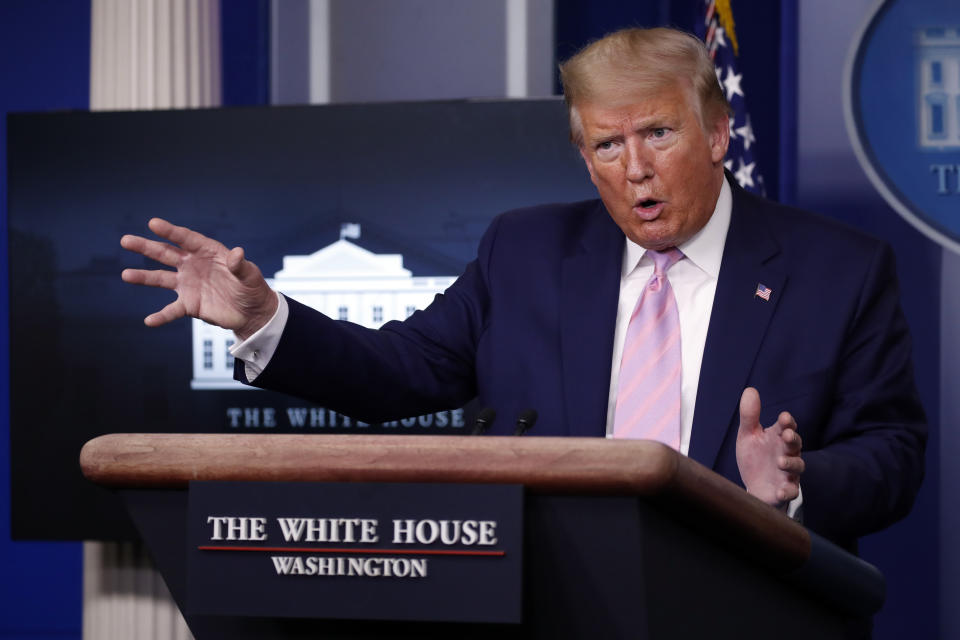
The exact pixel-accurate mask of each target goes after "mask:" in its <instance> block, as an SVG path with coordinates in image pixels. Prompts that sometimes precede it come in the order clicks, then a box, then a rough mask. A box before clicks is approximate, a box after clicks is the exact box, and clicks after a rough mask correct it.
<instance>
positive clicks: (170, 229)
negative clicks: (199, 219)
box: [147, 218, 216, 252]
mask: <svg viewBox="0 0 960 640" xmlns="http://www.w3.org/2000/svg"><path fill="white" fill-rule="evenodd" d="M147 226H148V227H150V231H153V232H154V233H155V234H157V235H158V236H160V237H161V238H163V239H164V240H169V241H170V242H172V243H174V244H175V245H178V246H179V247H181V248H183V249H184V250H185V251H188V252H194V251H197V250H199V249H202V248H203V247H204V245H207V244H209V243H211V242H216V240H211V239H210V238H208V237H207V236H205V235H203V234H202V233H199V232H197V231H194V230H193V229H188V228H187V227H178V226H177V225H175V224H171V223H169V222H167V221H166V220H164V219H163V218H151V219H150V222H148V223H147Z"/></svg>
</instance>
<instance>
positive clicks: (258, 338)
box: [230, 293, 290, 382]
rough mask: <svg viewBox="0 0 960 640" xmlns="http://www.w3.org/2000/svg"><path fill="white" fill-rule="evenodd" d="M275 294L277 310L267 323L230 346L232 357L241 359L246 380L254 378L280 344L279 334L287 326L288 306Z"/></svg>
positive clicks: (249, 380) (264, 367)
mask: <svg viewBox="0 0 960 640" xmlns="http://www.w3.org/2000/svg"><path fill="white" fill-rule="evenodd" d="M276 295H277V310H276V311H275V312H274V314H273V317H272V318H270V321H269V322H267V324H265V325H263V326H262V327H260V328H259V329H257V331H256V332H255V333H254V334H253V335H252V336H250V337H249V338H247V339H246V340H241V341H240V342H238V343H236V344H235V345H233V346H232V347H230V353H231V355H233V357H234V358H236V359H238V360H242V361H243V372H244V374H246V376H247V382H253V381H254V380H256V378H257V376H259V375H260V374H261V373H262V372H263V370H264V369H266V368H267V365H268V364H270V359H271V358H272V357H273V354H274V352H276V350H277V345H279V344H280V336H281V335H282V334H283V329H284V327H286V326H287V317H288V316H289V315H290V307H289V306H287V299H286V298H285V297H283V296H282V295H280V294H279V293H277V294H276Z"/></svg>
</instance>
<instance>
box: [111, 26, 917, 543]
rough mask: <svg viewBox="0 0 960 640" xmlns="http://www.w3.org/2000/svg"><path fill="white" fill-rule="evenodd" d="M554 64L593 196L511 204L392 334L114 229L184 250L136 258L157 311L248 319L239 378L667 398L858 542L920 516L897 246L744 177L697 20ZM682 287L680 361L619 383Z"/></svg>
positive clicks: (701, 434)
mask: <svg viewBox="0 0 960 640" xmlns="http://www.w3.org/2000/svg"><path fill="white" fill-rule="evenodd" d="M562 75H563V80H564V92H565V96H566V100H567V103H568V106H569V108H570V121H571V133H572V138H573V141H574V143H575V144H576V145H577V147H578V148H579V150H580V152H581V155H582V156H583V159H584V161H585V163H586V166H587V169H588V171H589V173H590V177H591V179H592V181H593V183H594V184H595V185H596V187H597V189H598V191H599V195H600V201H589V202H582V203H574V204H569V205H550V206H543V207H536V208H533V209H527V210H522V211H515V212H509V213H507V214H504V215H502V216H500V217H498V218H497V219H496V220H495V221H494V223H493V224H492V225H491V227H490V229H489V230H488V231H487V233H486V234H485V235H484V238H483V239H482V241H481V243H480V248H479V252H478V257H477V259H476V260H475V261H474V262H472V263H471V264H470V265H469V266H468V267H467V270H466V272H465V273H464V274H463V275H462V276H461V277H460V278H459V279H458V280H457V282H456V283H455V284H454V285H453V286H451V287H450V289H449V290H447V292H445V294H444V295H443V296H438V298H437V300H436V301H435V302H434V303H433V304H432V305H431V306H430V307H429V308H428V309H426V310H424V311H421V312H417V313H415V314H414V315H413V316H412V317H411V318H409V319H408V320H407V321H405V322H402V323H399V322H398V323H388V324H387V325H385V326H384V327H383V328H382V329H381V330H379V331H371V330H367V329H364V328H362V327H358V326H356V325H352V324H349V323H344V322H338V321H334V320H331V319H329V318H326V317H324V316H322V315H321V314H319V313H317V312H314V311H312V310H310V309H307V308H306V307H303V306H302V305H299V304H297V303H296V302H294V301H292V300H287V299H285V298H283V297H282V296H277V295H276V294H274V292H272V291H271V290H270V289H269V287H267V285H266V283H265V281H264V280H263V278H262V276H261V275H260V272H259V270H258V269H257V268H256V266H255V265H253V264H252V263H250V262H249V261H247V260H245V258H244V255H243V250H242V249H240V248H235V249H233V250H232V251H228V250H227V249H226V248H225V247H224V246H223V245H221V244H220V243H218V242H216V241H214V240H211V239H209V238H206V237H204V236H202V235H200V234H198V233H195V232H193V231H190V230H189V229H185V228H183V227H174V226H173V225H170V224H169V223H167V222H165V221H162V220H156V219H155V220H152V221H151V222H150V228H151V229H152V230H153V231H154V232H155V233H156V234H158V235H159V236H160V237H162V238H164V239H166V240H168V241H170V242H172V243H174V245H176V246H173V245H170V244H166V243H161V242H156V241H151V240H146V239H144V238H140V237H136V236H125V237H124V238H123V240H122V244H123V246H124V247H126V248H128V249H130V250H133V251H136V252H138V253H141V254H143V255H146V256H148V257H151V258H154V259H156V260H158V261H160V262H162V263H163V264H166V265H168V266H171V267H175V268H176V271H144V270H127V271H125V272H124V274H123V277H124V279H125V280H126V281H128V282H133V283H138V284H147V285H152V286H160V287H165V288H168V289H174V290H176V291H177V293H178V299H177V300H176V301H175V302H173V303H171V304H170V305H168V306H167V307H166V308H164V309H163V310H161V311H160V312H158V313H155V314H152V315H151V316H148V317H147V319H146V323H147V324H148V325H150V326H156V325H159V324H163V323H165V322H169V321H171V320H174V319H176V318H179V317H182V316H184V315H191V316H195V317H200V318H202V319H204V320H206V321H207V322H211V323H213V324H217V325H220V326H223V327H226V328H229V329H232V330H234V331H235V332H236V334H237V336H238V337H239V338H240V339H241V340H242V342H241V344H239V345H238V346H237V347H236V348H235V349H236V350H235V355H236V357H237V359H238V361H239V362H238V367H237V374H238V377H239V378H241V379H242V380H244V381H249V382H251V383H252V384H255V385H257V386H263V387H266V388H274V389H278V390H282V391H285V392H288V393H293V394H295V395H300V396H303V397H306V398H310V399H313V400H315V401H318V402H320V403H322V404H323V405H325V406H328V407H330V408H334V409H337V410H338V411H341V412H343V413H346V414H349V415H353V416H356V417H359V418H361V419H368V420H380V419H387V418H396V417H401V416H406V415H415V414H418V413H425V412H428V411H432V410H437V409H441V408H449V407H453V406H459V405H461V404H462V403H464V402H465V401H467V400H468V399H470V398H472V397H474V396H479V398H480V399H481V402H482V403H483V404H485V405H489V406H492V407H496V408H497V409H498V411H499V412H500V413H501V414H502V415H508V416H515V415H517V414H518V413H519V412H520V411H521V410H522V409H523V408H526V407H534V408H536V409H537V410H538V411H539V412H540V413H541V418H540V422H539V423H538V427H537V430H538V431H537V432H538V434H539V435H574V436H603V435H607V436H613V437H621V436H622V434H624V433H627V432H626V431H622V430H621V421H620V420H622V419H623V418H624V416H625V415H626V414H627V413H628V412H627V410H625V409H623V408H622V407H624V406H628V405H629V402H628V401H625V400H624V398H625V397H627V396H628V395H629V394H630V393H639V394H641V395H640V396H633V397H641V398H643V399H644V400H645V399H647V398H650V397H653V396H658V397H659V396H660V395H663V396H664V398H665V403H666V404H665V406H668V408H667V409H665V410H664V413H662V415H661V413H657V416H656V419H655V420H653V421H654V422H656V423H657V428H658V429H660V426H662V425H667V428H666V432H667V433H668V436H669V437H667V438H666V439H665V440H664V441H665V442H668V443H670V445H671V446H674V447H675V448H677V449H679V450H680V451H681V452H683V453H686V454H688V455H690V456H691V457H692V458H694V459H696V460H698V461H700V462H701V463H703V464H705V465H706V466H708V467H711V468H713V469H715V470H716V471H717V472H719V473H721V474H722V475H724V476H726V477H728V478H730V479H731V480H733V481H735V482H738V483H741V484H742V485H744V486H745V487H746V489H747V490H748V491H749V492H751V493H753V494H754V495H756V496H758V497H760V498H761V499H763V500H765V501H766V502H768V503H770V504H773V505H776V506H778V507H781V508H783V509H785V510H786V509H788V508H789V509H790V510H791V512H792V511H794V510H795V509H796V507H797V506H798V505H799V504H800V503H801V502H802V504H803V509H804V514H805V519H806V522H807V523H808V524H809V525H810V526H811V528H813V529H814V530H817V531H818V532H820V533H822V534H824V535H826V536H828V537H831V538H833V539H834V540H836V541H838V542H840V543H841V544H844V545H845V546H848V547H850V546H852V545H853V544H854V541H855V539H856V538H857V537H859V536H861V535H864V534H866V533H869V532H871V531H874V530H877V529H879V528H882V527H884V526H886V525H888V524H890V523H891V522H893V521H895V520H896V519H898V518H900V517H902V516H903V515H905V514H906V512H907V511H908V510H909V508H910V505H911V504H912V501H913V498H914V496H915V494H916V491H917V490H918V488H919V484H920V482H921V480H922V476H923V451H924V446H925V439H926V430H925V424H924V417H923V412H922V409H921V408H920V406H919V403H918V400H917V395H916V391H915V388H914V384H913V379H912V372H911V363H910V343H909V338H908V336H907V330H906V325H905V322H904V319H903V316H902V313H901V312H900V309H899V302H898V294H897V291H896V282H895V275H894V270H893V264H892V256H891V254H890V251H889V249H888V248H887V247H886V246H885V245H883V244H882V243H879V242H877V241H875V240H872V239H869V238H866V237H864V236H863V235H861V234H859V233H857V232H855V231H852V230H850V229H847V228H844V227H842V226H840V225H839V224H836V223H832V222H829V221H827V220H824V219H820V218H817V217H815V216H813V215H811V214H807V213H803V212H799V211H796V210H792V209H788V208H785V207H780V206H778V205H775V204H773V203H770V202H767V201H764V200H761V199H759V198H755V197H753V196H750V195H749V194H746V193H745V192H743V191H742V190H740V189H739V188H738V187H736V185H735V184H732V181H731V180H729V178H728V177H726V176H725V174H724V170H723V157H724V154H725V153H726V149H727V143H728V140H729V138H728V136H729V130H728V121H727V113H728V106H727V103H726V100H725V99H724V96H723V92H722V91H721V90H720V88H719V85H718V83H717V82H716V77H715V75H714V71H713V65H712V63H711V61H710V59H709V56H708V55H707V53H706V51H705V50H704V48H703V47H702V45H701V44H700V43H699V41H697V40H696V39H695V38H693V37H691V36H688V35H686V34H682V33H680V32H676V31H672V30H667V29H653V30H640V29H631V30H625V31H621V32H618V33H616V34H612V35H611V36H608V37H607V38H604V39H603V40H601V41H598V42H597V43H594V44H592V45H590V46H588V47H587V48H586V49H584V51H582V52H580V53H579V54H577V56H575V57H574V58H572V59H571V60H570V61H568V62H567V63H565V64H564V66H563V67H562ZM668 254H669V255H672V256H673V258H672V261H671V262H670V264H669V266H668V267H666V271H664V270H663V269H662V267H660V266H655V265H660V264H661V263H660V262H658V261H659V260H660V259H661V258H662V257H663V256H664V255H668ZM668 289H669V295H668V296H667V297H664V298H662V299H663V300H665V301H666V302H664V303H663V304H664V305H665V306H664V307H663V309H662V310H661V311H658V313H659V315H657V318H658V320H657V322H658V323H659V322H661V321H662V320H663V319H664V318H674V316H675V318H674V322H673V325H674V328H673V329H672V331H673V333H672V334H670V335H672V336H673V338H671V342H670V345H673V346H670V347H669V348H666V347H665V348H664V350H663V353H675V358H676V362H675V364H673V365H671V367H672V368H671V369H670V370H669V371H667V370H666V369H665V370H664V371H663V373H662V374H660V373H658V367H659V366H661V364H663V363H661V362H660V360H659V358H660V355H658V356H657V357H656V358H652V357H651V358H648V359H647V360H648V361H649V362H648V364H649V366H647V367H646V370H647V371H645V373H644V374H643V375H644V376H647V375H651V371H652V372H653V373H652V377H651V378H649V379H650V380H653V382H652V383H648V382H647V380H648V378H645V377H641V378H638V380H640V381H641V382H640V383H639V385H635V386H639V387H640V388H639V389H636V388H633V387H630V385H624V387H622V388H621V384H620V383H621V380H620V378H621V373H623V372H624V371H627V369H628V365H627V361H628V358H629V357H630V356H628V354H634V353H636V349H635V348H634V346H633V342H632V340H633V339H634V338H632V337H631V335H633V331H634V330H633V328H632V319H633V318H634V317H636V316H638V311H639V310H640V309H641V308H642V306H643V304H644V299H645V297H646V296H651V298H650V299H651V300H652V299H654V298H653V294H651V293H649V292H648V290H649V291H661V290H663V291H667V290H668ZM638 300H639V302H638ZM651 331H652V330H651ZM671 350H674V351H671ZM333 363H335V366H333ZM630 375H632V373H631V374H630ZM661 381H662V384H661ZM627 389H629V391H628V390H627ZM758 390H759V393H758ZM761 394H762V396H763V398H764V405H763V409H762V410H761V403H760V395H761ZM694 409H695V410H694ZM658 411H659V409H658ZM618 414H619V416H618ZM618 418H619V419H620V420H618ZM645 419H646V418H644V419H643V420H645ZM762 425H769V426H768V427H766V428H764V427H763V426H762ZM797 425H799V430H800V431H801V432H802V433H803V434H804V435H803V443H804V445H805V450H804V452H803V455H802V456H801V439H800V435H799V434H798V432H797V430H798V427H797ZM504 426H505V425H503V424H502V423H501V428H503V427H504ZM642 426H643V425H642ZM643 428H644V429H646V428H647V426H643ZM630 433H638V432H637V431H632V432H630ZM639 433H641V435H640V436H634V435H627V436H625V437H648V436H646V435H642V434H643V433H646V432H645V431H642V430H641V431H639ZM658 433H659V431H658ZM651 437H652V436H651ZM658 438H659V436H658ZM801 474H803V475H802V477H803V480H802V483H801V481H800V478H801ZM801 484H802V496H801V495H800V492H801Z"/></svg>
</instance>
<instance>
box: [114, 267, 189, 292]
mask: <svg viewBox="0 0 960 640" xmlns="http://www.w3.org/2000/svg"><path fill="white" fill-rule="evenodd" d="M120 278H122V279H123V281H124V282H129V283H130V284H142V285H145V286H147V287H160V288H161V289H175V288H176V287H177V274H176V272H174V271H163V270H159V269H158V270H150V269H124V270H123V271H122V272H121V273H120Z"/></svg>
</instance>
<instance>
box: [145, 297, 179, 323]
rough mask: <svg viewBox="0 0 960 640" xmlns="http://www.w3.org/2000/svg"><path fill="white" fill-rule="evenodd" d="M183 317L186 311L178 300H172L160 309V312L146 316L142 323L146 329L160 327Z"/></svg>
mask: <svg viewBox="0 0 960 640" xmlns="http://www.w3.org/2000/svg"><path fill="white" fill-rule="evenodd" d="M185 315H187V310H186V308H185V307H184V306H183V303H182V302H181V301H180V299H179V298H178V299H177V300H174V301H173V302H171V303H170V304H168V305H167V306H165V307H164V308H163V309H160V311H157V312H156V313H151V314H150V315H148V316H147V317H146V318H144V319H143V323H144V324H145V325H147V326H148V327H159V326H160V325H164V324H167V323H168V322H173V321H174V320H179V319H180V318H182V317H184V316H185Z"/></svg>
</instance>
